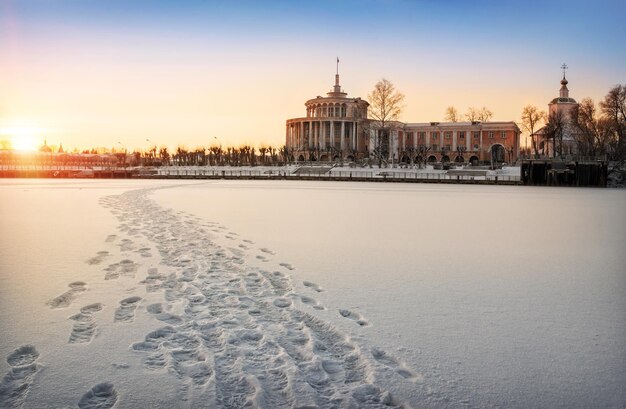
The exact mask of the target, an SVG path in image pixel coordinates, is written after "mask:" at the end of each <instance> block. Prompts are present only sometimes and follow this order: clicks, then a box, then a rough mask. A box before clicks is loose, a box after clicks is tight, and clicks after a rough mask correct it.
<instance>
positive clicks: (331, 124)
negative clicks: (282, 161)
mask: <svg viewBox="0 0 626 409" xmlns="http://www.w3.org/2000/svg"><path fill="white" fill-rule="evenodd" d="M358 130H359V127H358V122H356V121H341V120H339V121H313V120H299V121H293V122H289V123H287V130H286V140H287V145H288V146H291V148H292V149H295V150H307V149H313V148H315V149H317V148H319V149H322V150H323V149H326V148H327V147H332V148H334V149H336V150H342V151H344V152H345V151H346V150H358V148H359V146H358V144H359V141H358V138H357V135H358Z"/></svg>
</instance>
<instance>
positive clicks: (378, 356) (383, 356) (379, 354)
mask: <svg viewBox="0 0 626 409" xmlns="http://www.w3.org/2000/svg"><path fill="white" fill-rule="evenodd" d="M372 356H373V357H374V359H375V360H376V361H378V362H380V363H381V364H383V365H385V366H386V367H388V368H391V369H393V370H394V371H396V372H397V373H398V375H400V376H401V377H403V378H404V379H408V380H410V381H414V382H416V381H422V380H423V379H424V377H423V376H422V375H421V374H418V373H415V372H413V371H411V370H410V369H408V368H407V367H406V366H405V365H404V364H402V363H400V362H399V361H398V360H397V359H396V358H394V357H393V356H391V355H389V354H388V353H387V352H385V351H383V350H382V349H380V348H376V347H374V348H372Z"/></svg>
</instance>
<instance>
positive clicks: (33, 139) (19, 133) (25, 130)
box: [0, 126, 43, 152]
mask: <svg viewBox="0 0 626 409" xmlns="http://www.w3.org/2000/svg"><path fill="white" fill-rule="evenodd" d="M42 133H43V130H42V129H38V128H33V127H26V126H22V127H11V128H2V129H0V139H4V140H8V141H9V142H10V143H11V147H12V148H13V149H14V150H16V151H28V152H34V151H36V150H38V149H39V145H40V143H39V139H41V137H39V135H41V134H42Z"/></svg>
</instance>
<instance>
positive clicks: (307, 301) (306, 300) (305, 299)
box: [297, 295, 325, 310]
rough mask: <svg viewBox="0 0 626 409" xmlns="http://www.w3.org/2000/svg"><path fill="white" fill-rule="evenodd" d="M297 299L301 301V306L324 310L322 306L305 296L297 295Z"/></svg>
mask: <svg viewBox="0 0 626 409" xmlns="http://www.w3.org/2000/svg"><path fill="white" fill-rule="evenodd" d="M297 297H298V298H300V301H302V303H303V304H306V305H308V306H310V307H313V308H315V309H316V310H325V308H324V306H323V305H322V304H320V303H319V302H317V300H316V299H314V298H312V297H308V296H306V295H298V296H297Z"/></svg>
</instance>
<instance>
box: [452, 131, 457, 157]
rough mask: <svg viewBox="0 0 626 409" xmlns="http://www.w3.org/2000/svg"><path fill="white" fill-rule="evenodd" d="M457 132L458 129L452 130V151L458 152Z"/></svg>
mask: <svg viewBox="0 0 626 409" xmlns="http://www.w3.org/2000/svg"><path fill="white" fill-rule="evenodd" d="M457 134H458V132H457V131H456V130H455V131H452V151H453V152H456V138H457Z"/></svg>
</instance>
